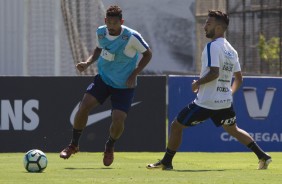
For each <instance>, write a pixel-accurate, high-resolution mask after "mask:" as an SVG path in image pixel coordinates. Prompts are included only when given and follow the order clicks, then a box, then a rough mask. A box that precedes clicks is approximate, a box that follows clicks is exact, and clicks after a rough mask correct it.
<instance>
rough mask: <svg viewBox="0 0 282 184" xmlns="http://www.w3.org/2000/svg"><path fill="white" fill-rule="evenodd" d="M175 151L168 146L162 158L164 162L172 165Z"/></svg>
mask: <svg viewBox="0 0 282 184" xmlns="http://www.w3.org/2000/svg"><path fill="white" fill-rule="evenodd" d="M175 153H176V151H172V150H170V149H168V148H166V152H165V155H164V158H163V159H162V164H164V165H172V159H173V157H174V155H175Z"/></svg>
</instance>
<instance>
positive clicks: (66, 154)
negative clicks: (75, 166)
mask: <svg viewBox="0 0 282 184" xmlns="http://www.w3.org/2000/svg"><path fill="white" fill-rule="evenodd" d="M78 151H79V147H78V146H75V145H73V144H70V145H68V147H66V148H65V149H64V150H63V151H61V153H60V157H61V158H63V159H68V158H69V157H70V156H71V155H72V154H75V153H77V152H78Z"/></svg>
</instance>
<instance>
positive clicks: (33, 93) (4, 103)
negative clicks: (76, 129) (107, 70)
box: [0, 76, 166, 152]
mask: <svg viewBox="0 0 282 184" xmlns="http://www.w3.org/2000/svg"><path fill="white" fill-rule="evenodd" d="M92 80H93V77H0V84H1V88H0V145H1V147H0V152H25V151H28V150H29V149H34V148H37V149H42V150H43V151H46V152H60V151H61V150H62V149H63V148H64V147H65V146H67V145H68V144H69V142H70V140H71V137H72V124H73V119H74V116H75V112H76V111H77V108H78V105H79V103H80V101H81V99H82V97H83V95H84V92H85V90H86V88H87V87H88V85H89V84H90V83H91V82H92ZM165 100H166V76H158V77H153V76H142V77H138V86H137V88H136V93H135V97H134V102H133V104H132V108H131V110H130V111H129V114H128V118H127V119H126V122H125V130H124V134H123V135H122V136H121V138H120V140H119V141H117V143H116V147H115V150H116V151H163V150H164V149H165V141H166V124H165V122H166V101H165ZM110 124H111V104H110V100H109V99H108V100H107V101H106V102H105V103H104V104H103V105H101V106H99V107H97V108H95V109H94V110H93V111H92V112H91V113H90V114H89V117H88V122H87V127H86V128H85V130H84V131H83V135H82V137H81V140H80V150H81V151H104V145H105V142H106V140H107V139H108V136H109V128H110Z"/></svg>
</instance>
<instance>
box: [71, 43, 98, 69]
mask: <svg viewBox="0 0 282 184" xmlns="http://www.w3.org/2000/svg"><path fill="white" fill-rule="evenodd" d="M101 51H102V49H101V48H99V47H96V48H95V49H94V51H93V54H92V55H91V56H89V58H88V59H87V60H86V61H85V62H80V63H78V64H77V65H76V68H77V69H78V70H79V71H80V72H83V71H84V70H86V69H87V68H88V66H89V65H91V64H92V63H94V62H95V61H96V60H97V59H98V58H99V56H100V54H101Z"/></svg>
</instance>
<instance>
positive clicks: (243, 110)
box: [168, 76, 282, 152]
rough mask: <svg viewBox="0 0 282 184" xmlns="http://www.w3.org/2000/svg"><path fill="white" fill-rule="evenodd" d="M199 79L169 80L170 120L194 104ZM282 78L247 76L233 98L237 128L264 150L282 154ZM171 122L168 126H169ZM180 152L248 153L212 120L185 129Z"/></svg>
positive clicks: (170, 78) (176, 77)
mask: <svg viewBox="0 0 282 184" xmlns="http://www.w3.org/2000/svg"><path fill="white" fill-rule="evenodd" d="M194 79H196V77H189V76H185V77H183V76H182V77H180V76H170V77H169V79H168V86H169V90H168V94H169V96H168V102H169V105H168V118H169V122H170V123H171V122H172V121H173V119H174V118H175V117H176V116H177V113H178V112H179V111H180V110H181V109H182V108H183V107H185V106H186V105H187V104H188V103H190V102H191V101H193V100H194V99H195V97H196V94H194V93H192V91H191V84H192V81H193V80H194ZM281 104H282V78H255V77H245V78H244V82H243V85H242V86H241V88H240V90H238V91H237V92H236V93H235V95H234V103H233V105H234V108H235V112H236V118H237V124H238V127H240V128H242V129H244V130H245V131H247V132H249V133H250V134H251V136H252V137H253V138H254V139H255V141H256V142H257V143H258V144H259V145H260V146H261V147H262V148H263V149H264V150H265V151H282V109H281ZM170 123H169V124H170ZM180 151H200V152H201V151H203V152H229V151H234V152H235V151H249V149H248V148H246V147H245V146H244V145H242V144H240V143H239V142H238V141H237V140H236V139H235V138H234V137H232V136H230V135H228V133H226V132H225V131H224V130H223V128H221V127H219V128H216V127H215V125H214V124H213V122H212V121H211V120H206V121H205V122H203V123H201V124H199V125H197V126H195V127H190V128H187V129H185V130H184V134H183V140H182V145H181V147H180Z"/></svg>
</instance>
